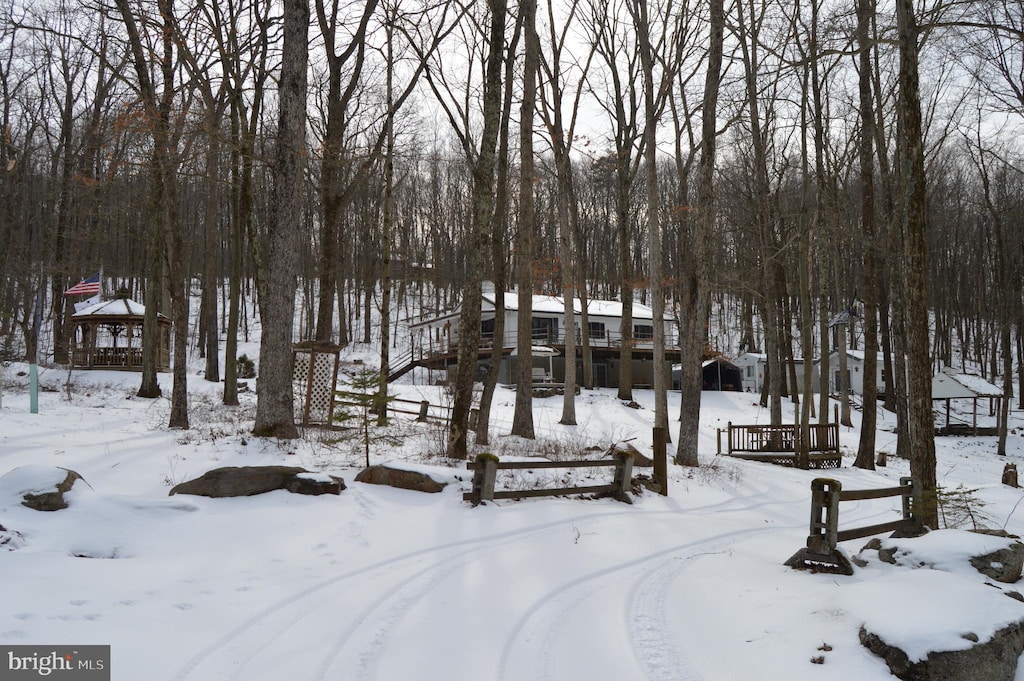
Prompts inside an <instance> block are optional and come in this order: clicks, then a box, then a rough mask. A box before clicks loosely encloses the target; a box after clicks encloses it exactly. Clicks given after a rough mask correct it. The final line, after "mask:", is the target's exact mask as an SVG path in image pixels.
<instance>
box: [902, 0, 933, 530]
mask: <svg viewBox="0 0 1024 681" xmlns="http://www.w3.org/2000/svg"><path fill="white" fill-rule="evenodd" d="M896 20H897V30H898V37H899V55H900V64H899V105H898V108H897V116H898V118H899V127H898V132H899V138H898V149H899V159H900V173H901V176H900V189H901V196H900V213H899V216H900V223H901V225H902V232H903V239H904V257H905V258H906V260H905V266H904V281H905V284H904V292H905V301H906V302H905V310H906V314H905V318H906V339H907V340H906V343H907V348H906V349H907V363H908V366H907V401H908V415H909V419H908V426H909V429H908V431H909V432H908V435H909V447H910V472H911V474H912V475H914V476H915V477H916V478H917V479H918V480H919V482H920V484H921V489H922V492H923V494H924V495H925V503H924V508H922V509H921V512H920V515H921V519H922V522H923V523H924V524H925V525H926V526H928V527H931V528H935V527H938V499H937V481H936V477H935V419H934V416H933V415H932V394H931V393H932V369H931V358H930V355H929V348H930V337H929V333H928V251H927V242H926V239H925V233H926V226H927V205H926V193H927V187H926V179H927V178H926V173H925V162H924V133H923V126H922V121H921V94H920V80H919V58H918V41H919V40H920V31H919V29H918V26H917V18H916V16H915V15H914V5H913V2H911V0H896Z"/></svg>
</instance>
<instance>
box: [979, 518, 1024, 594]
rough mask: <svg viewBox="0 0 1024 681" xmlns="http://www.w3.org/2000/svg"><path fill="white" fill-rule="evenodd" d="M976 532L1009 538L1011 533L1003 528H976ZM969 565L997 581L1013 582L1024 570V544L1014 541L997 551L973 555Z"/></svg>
mask: <svg viewBox="0 0 1024 681" xmlns="http://www.w3.org/2000/svg"><path fill="white" fill-rule="evenodd" d="M978 532H979V533H980V534H991V535H995V536H997V537H1006V538H1011V535H1010V534H1009V533H1007V532H1005V531H1003V530H978ZM971 565H973V566H974V569H975V570H977V571H978V572H980V573H982V574H983V575H985V576H986V577H990V578H992V579H994V580H996V581H997V582H1004V583H1006V584H1013V583H1014V582H1016V581H1018V580H1019V579H1020V576H1021V571H1022V570H1024V544H1022V543H1020V542H1019V541H1015V542H1013V543H1012V544H1010V545H1009V546H1007V547H1006V548H1003V549H999V550H998V551H993V552H992V553H986V554H984V555H981V556H973V557H972V558H971Z"/></svg>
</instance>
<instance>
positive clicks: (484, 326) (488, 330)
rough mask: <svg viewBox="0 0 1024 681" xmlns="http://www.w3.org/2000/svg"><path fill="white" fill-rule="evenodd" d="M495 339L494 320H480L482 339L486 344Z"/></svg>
mask: <svg viewBox="0 0 1024 681" xmlns="http://www.w3.org/2000/svg"><path fill="white" fill-rule="evenodd" d="M493 338H494V320H493V319H481V320H480V339H481V340H482V341H484V342H486V341H489V340H492V339H493Z"/></svg>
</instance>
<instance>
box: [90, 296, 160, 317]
mask: <svg viewBox="0 0 1024 681" xmlns="http://www.w3.org/2000/svg"><path fill="white" fill-rule="evenodd" d="M145 316H146V307H145V305H142V304H140V303H137V302H135V301H134V300H132V299H131V298H114V299H113V300H104V301H102V302H99V303H96V304H95V305H90V306H89V307H87V308H85V309H82V310H79V311H78V312H76V313H74V314H73V315H71V318H72V319H77V320H86V319H100V318H103V319H110V318H112V317H113V318H117V317H121V318H124V319H142V318H143V317H145ZM157 318H159V319H161V320H165V319H168V317H167V316H166V315H163V314H160V313H159V312H158V313H157Z"/></svg>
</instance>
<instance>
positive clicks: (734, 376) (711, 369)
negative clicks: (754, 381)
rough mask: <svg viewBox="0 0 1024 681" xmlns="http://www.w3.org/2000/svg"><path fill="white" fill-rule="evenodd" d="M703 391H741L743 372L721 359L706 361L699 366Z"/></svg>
mask: <svg viewBox="0 0 1024 681" xmlns="http://www.w3.org/2000/svg"><path fill="white" fill-rule="evenodd" d="M701 374H702V376H703V378H704V390H729V391H735V392H742V391H743V372H742V371H740V368H739V367H738V366H736V365H735V364H733V363H732V362H730V361H728V360H727V359H725V358H723V357H716V358H714V359H709V360H706V361H705V362H704V363H703V364H702V365H701Z"/></svg>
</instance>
